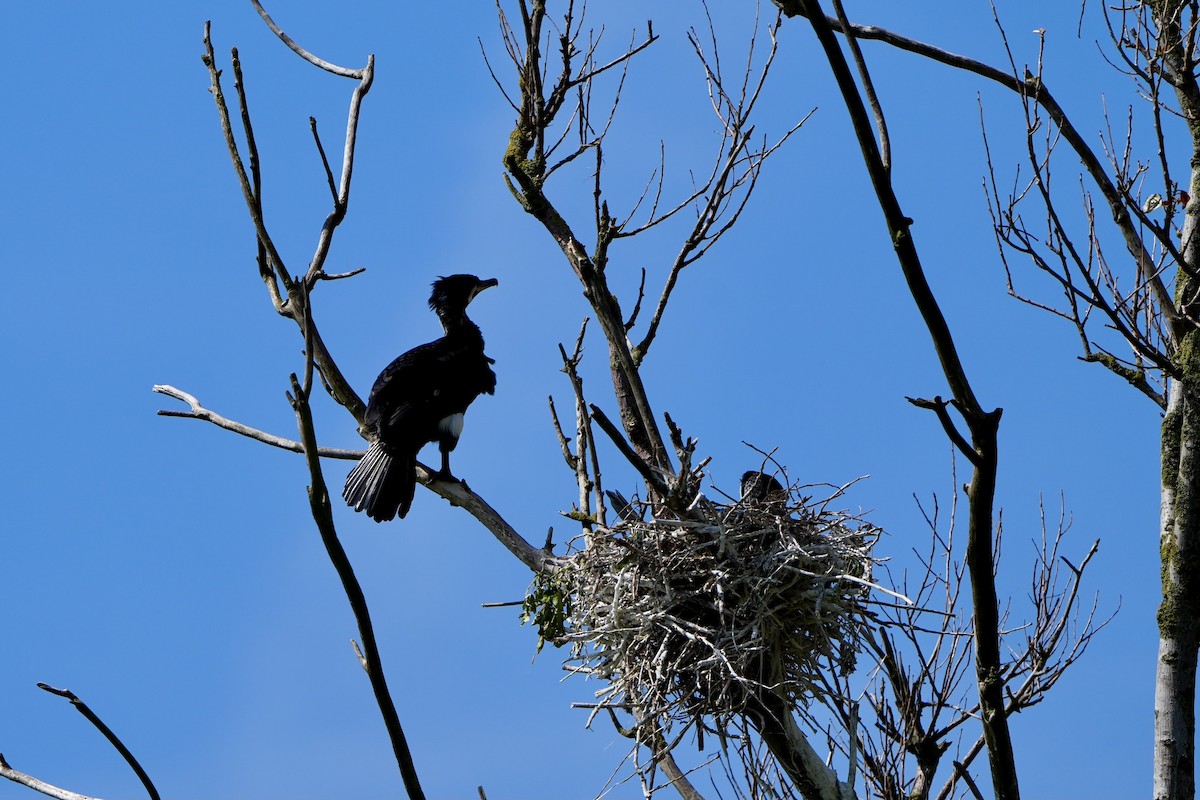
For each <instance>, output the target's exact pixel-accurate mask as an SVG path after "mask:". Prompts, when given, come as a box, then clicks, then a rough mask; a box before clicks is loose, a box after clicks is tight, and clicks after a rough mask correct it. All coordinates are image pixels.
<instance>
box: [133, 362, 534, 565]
mask: <svg viewBox="0 0 1200 800" xmlns="http://www.w3.org/2000/svg"><path fill="white" fill-rule="evenodd" d="M154 391H155V392H157V393H159V394H165V395H167V396H168V397H173V398H175V399H176V400H181V401H182V402H184V403H187V404H188V405H189V406H191V408H190V409H189V410H188V411H171V410H167V409H162V410H160V411H159V412H158V414H159V416H163V417H182V418H184V419H198V420H202V421H204V422H211V423H212V424H213V425H216V426H217V427H219V428H224V429H225V430H228V431H232V432H234V433H237V434H239V435H241V436H246V437H248V438H250V439H254V440H255V441H258V442H262V443H263V444H268V445H270V446H272V447H278V448H279V449H281V450H287V451H289V452H292V453H303V452H305V450H304V444H303V443H302V442H298V441H294V440H292V439H285V438H283V437H282V436H276V435H275V434H272V433H267V432H265V431H261V430H259V429H257V428H251V427H250V426H249V425H243V424H242V423H240V422H236V421H234V420H231V419H227V418H226V417H223V416H221V415H220V414H218V413H217V412H215V411H212V410H210V409H207V408H205V407H204V406H203V405H201V404H200V401H199V400H197V399H196V398H195V397H193V396H192V395H190V394H188V393H187V392H184V391H182V390H180V389H176V388H175V387H174V386H155V387H154ZM363 452H364V451H362V450H347V449H343V448H340V447H318V448H317V453H318V455H320V456H321V457H322V458H339V459H346V460H354V461H356V460H358V459H360V458H362V456H363ZM436 475H437V473H436V472H434V471H433V470H431V469H430V468H429V467H427V466H425V465H424V464H422V463H420V462H417V481H418V482H420V483H421V484H423V485H424V486H425V487H427V488H428V489H429V490H430V491H431V492H433V493H434V494H436V495H438V496H439V497H441V498H443V499H444V500H447V501H449V503H450V505H453V506H460V507H462V508H463V509H465V510H466V511H467V513H469V514H470V515H471V516H473V517H475V519H476V520H478V521H479V522H480V524H482V525H483V526H484V527H485V528H487V529H488V531H489V532H490V533H491V534H492V535H493V536H495V537H496V539H497V540H498V541H499V542H500V544H502V545H504V546H505V547H506V548H507V549H508V551H509V552H511V553H512V554H513V555H515V556H516V557H517V558H518V559H520V561H521V563H522V564H524V565H525V566H527V567H529V569H531V570H533V571H534V572H553V571H554V569H555V562H554V559H553V558H551V557H550V556H549V555H548V554H547V553H545V552H544V551H543V550H540V549H538V548H536V547H534V546H533V545H531V544H530V543H529V542H527V541H526V540H525V538H524V537H522V536H521V534H519V533H517V531H516V530H515V529H514V528H513V527H512V526H511V525H509V524H508V522H507V521H506V520H505V519H504V517H502V516H501V515H500V513H499V512H498V511H496V509H494V508H492V507H491V506H490V505H489V504H488V503H487V501H486V500H484V499H483V498H482V497H480V496H479V495H477V494H475V492H473V491H471V490H470V489H469V488H467V486H466V484H464V483H462V482H460V481H439V480H437V479H436Z"/></svg>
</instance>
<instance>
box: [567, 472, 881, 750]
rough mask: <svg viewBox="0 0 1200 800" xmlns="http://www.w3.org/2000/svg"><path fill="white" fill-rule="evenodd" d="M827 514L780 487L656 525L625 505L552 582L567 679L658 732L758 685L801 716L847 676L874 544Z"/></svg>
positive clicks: (715, 716)
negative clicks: (564, 614)
mask: <svg viewBox="0 0 1200 800" xmlns="http://www.w3.org/2000/svg"><path fill="white" fill-rule="evenodd" d="M827 505H828V501H827V502H826V503H823V504H815V505H814V504H812V503H810V502H809V500H808V498H803V497H799V496H798V492H795V491H787V490H783V491H782V492H780V493H777V494H775V495H774V496H773V499H772V500H770V501H768V500H765V499H759V500H743V501H741V502H738V503H734V504H730V505H722V504H716V503H710V502H707V501H701V502H700V503H698V504H697V505H696V506H693V508H692V511H693V512H695V513H690V514H689V515H688V516H689V518H688V519H658V518H655V517H654V516H653V512H654V509H652V508H649V507H644V506H643V505H642V504H639V503H634V504H633V511H634V513H632V514H631V513H629V512H628V510H627V511H626V514H625V516H626V520H625V521H623V522H621V523H620V524H618V525H616V526H614V527H595V528H594V529H593V530H592V531H591V532H589V533H587V534H585V535H584V536H582V537H581V539H582V549H580V550H579V551H578V552H576V553H573V554H572V555H571V556H570V557H569V558H567V559H565V560H564V564H563V568H562V570H561V571H560V572H559V573H558V574H557V575H556V576H555V583H557V584H558V586H559V588H560V589H561V590H562V592H563V594H564V595H565V596H567V597H569V598H570V612H569V618H568V619H567V620H566V623H567V627H566V629H565V631H564V634H563V636H562V637H561V638H560V640H559V643H566V642H569V643H571V644H572V653H571V658H570V660H569V662H568V668H570V669H572V670H573V671H576V672H583V673H586V674H590V675H595V676H597V677H600V678H602V679H604V680H605V681H606V685H605V687H604V688H602V689H600V690H599V691H597V692H596V696H597V698H598V700H599V706H600V707H606V706H607V707H610V708H621V709H624V710H626V711H629V712H632V713H633V714H634V715H635V716H637V717H638V718H640V719H656V720H658V721H659V723H660V724H663V725H665V727H666V728H670V727H671V726H672V723H673V722H675V723H683V724H684V725H690V724H697V723H698V724H700V725H701V726H703V727H707V726H706V725H704V722H703V720H704V718H705V717H708V718H710V719H712V720H713V721H715V722H718V723H719V722H721V721H725V720H728V719H729V718H730V717H731V716H733V715H739V714H741V713H742V712H744V710H745V705H746V702H747V698H748V696H749V695H750V694H753V693H754V692H757V691H760V690H761V689H763V688H764V687H765V688H769V689H772V690H774V691H775V692H782V693H783V694H784V695H785V696H786V697H787V698H788V699H789V700H790V701H792V702H793V703H794V704H795V705H796V707H797V708H799V709H803V708H805V707H806V706H807V705H808V704H809V703H811V702H812V701H813V700H814V699H819V698H820V696H821V694H822V692H823V691H825V689H824V687H829V686H831V685H833V684H835V683H836V681H831V680H829V679H828V678H829V676H830V675H831V674H839V675H845V674H847V673H848V672H850V671H851V670H853V668H854V662H855V656H856V653H857V651H858V649H859V640H860V633H861V631H862V629H863V627H864V626H865V625H867V624H868V623H869V621H870V613H869V610H868V595H869V591H870V581H871V571H872V566H873V563H874V561H873V559H872V557H871V548H872V546H873V545H874V543H875V541H876V540H877V539H878V537H879V533H880V531H879V530H878V529H877V528H874V527H872V526H870V525H869V524H866V523H862V522H860V521H859V520H857V519H856V518H853V517H851V516H849V515H847V514H844V513H839V512H834V511H830V510H828V509H827V508H826V506H827ZM639 516H641V517H646V519H645V520H642V519H638V517H639ZM822 674H824V675H825V676H826V677H825V678H823V677H822ZM664 730H665V728H664Z"/></svg>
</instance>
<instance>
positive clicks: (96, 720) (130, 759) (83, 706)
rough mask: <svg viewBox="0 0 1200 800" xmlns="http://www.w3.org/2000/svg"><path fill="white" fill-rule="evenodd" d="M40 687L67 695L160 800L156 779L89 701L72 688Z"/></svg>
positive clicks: (72, 703)
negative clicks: (90, 706) (93, 708)
mask: <svg viewBox="0 0 1200 800" xmlns="http://www.w3.org/2000/svg"><path fill="white" fill-rule="evenodd" d="M38 688H39V689H42V690H44V691H47V692H50V694H54V695H58V696H59V697H65V698H66V699H67V700H69V701H71V705H73V706H75V710H76V711H78V712H79V713H80V714H82V715H83V716H84V718H85V719H86V720H87V721H88V722H90V723H92V725H94V726H95V727H96V730H98V731H100V733H102V734H103V735H104V738H105V739H108V743H109V744H111V745H112V746H113V748H114V749H116V751H117V752H118V753H120V754H121V758H123V759H125V763H127V764H128V765H129V767H130V769H132V770H133V772H134V774H135V775H137V776H138V780H140V781H141V782H142V786H143V787H145V789H146V794H148V795H149V796H150V800H159V794H158V789H156V788H154V781H152V780H150V776H149V775H147V774H146V770H144V769H142V765H141V764H139V763H138V760H137V759H136V758H134V756H133V753H131V752H129V748H128V747H126V746H125V743H124V742H122V741H121V739H120V738H119V737H118V736H117V735H116V734H115V733H113V731H112V729H111V728H109V727H108V726H107V725H105V724H104V720H102V719H100V717H98V716H97V715H96V712H94V711H92V709H91V708H89V707H88V704H87V703H85V702H83V701H82V700H80V699H79V698H78V697H77V696H76V695H75V693H74V692H72V691H71V690H70V689H55V688H54V687H53V686H50V685H49V684H46V683H38Z"/></svg>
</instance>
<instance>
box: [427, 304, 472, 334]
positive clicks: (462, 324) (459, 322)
mask: <svg viewBox="0 0 1200 800" xmlns="http://www.w3.org/2000/svg"><path fill="white" fill-rule="evenodd" d="M437 315H438V319H439V320H441V322H442V329H443V330H445V331H446V335H447V336H451V335H454V334H463V333H466V334H470V333H474V334H475V335H476V336H478V335H480V334H479V326H478V325H476V324H475V323H474V322H471V320H470V319H469V318H468V317H467V312H466V310H465V309H464V310H453V311H452V310H450V309H439V310H438V312H437Z"/></svg>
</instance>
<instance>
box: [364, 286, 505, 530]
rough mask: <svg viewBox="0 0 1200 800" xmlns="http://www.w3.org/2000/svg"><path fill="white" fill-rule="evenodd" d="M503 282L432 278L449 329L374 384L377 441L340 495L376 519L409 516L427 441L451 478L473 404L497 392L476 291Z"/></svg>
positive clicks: (371, 422) (368, 423)
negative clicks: (453, 454) (473, 306)
mask: <svg viewBox="0 0 1200 800" xmlns="http://www.w3.org/2000/svg"><path fill="white" fill-rule="evenodd" d="M498 283H499V281H497V280H496V279H495V278H489V279H488V280H481V279H480V278H477V277H475V276H474V275H451V276H449V277H448V278H439V279H438V280H436V281H434V283H433V294H432V295H430V297H429V307H430V308H431V309H433V311H434V312H435V313H436V314H437V315H438V319H440V320H441V322H442V328H444V329H445V331H446V335H445V336H443V337H442V338H440V339H437V340H436V341H432V342H430V343H429V344H423V345H421V346H420V347H414V348H413V349H412V350H409V351H408V352H407V353H405V354H404V355H402V356H400V357H399V358H397V359H396V360H395V361H393V362H392V363H391V364H388V365H387V367H386V368H385V369H384V370H383V372H381V373H380V374H379V377H378V378H377V379H376V380H375V385H374V386H372V387H371V397H370V399H369V400H368V401H367V415H366V418H365V420H364V425H363V432H364V433H366V435H367V437H368V438H369V439H370V441H371V446H370V448H369V449H368V450H367V452H366V455H364V456H363V457H362V459H361V460H360V461H359V462H358V464H357V466H355V467H354V469H352V470H351V471H350V475H349V476H348V477H347V478H346V488H345V489H344V490H343V491H342V497H343V498H345V500H346V504H347V505H350V506H352V507H353V508H354V510H355V511H366V512H367V515H368V516H369V517H371V519H373V520H375V521H376V522H383V521H385V520H390V519H393V518H394V517H395V516H396V515H397V514H399V515H400V518H401V519H403V518H404V515H405V514H407V513H408V509H409V507H410V506H411V505H412V501H413V493H414V492H415V491H416V487H417V475H416V468H417V453H418V452H419V451H420V450H421V448H422V447H424V446H425V445H426V444H428V443H429V442H437V443H438V448H439V449H440V450H441V452H442V468H441V470H440V471H439V472H438V473H437V479H438V480H453V479H454V476H453V475H451V474H450V451H451V450H453V449H454V446H455V445H456V444H458V437H459V435H460V434H461V433H462V428H463V415H464V414H465V413H466V411H467V406H469V405H471V402H472V401H474V400H475V398H476V397H478V396H479V395H481V394H483V393H485V392H486V393H487V394H494V393H495V391H496V373H494V372H492V368H491V366H490V365H491V364H494V363H495V362H494V361H493V360H492V359H490V358H488V357H487V356H486V355H485V354H484V352H483V335H482V334H481V333H480V332H479V328H478V326H476V325H475V323H473V322H471V320H469V319H468V318H467V306H468V305H469V304H470V302H471V301H472V300H474V299H475V296H476V295H477V294H479V293H480V292H482V291H483V290H484V289H487V288H488V287H489V286H496V285H497V284H498Z"/></svg>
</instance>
